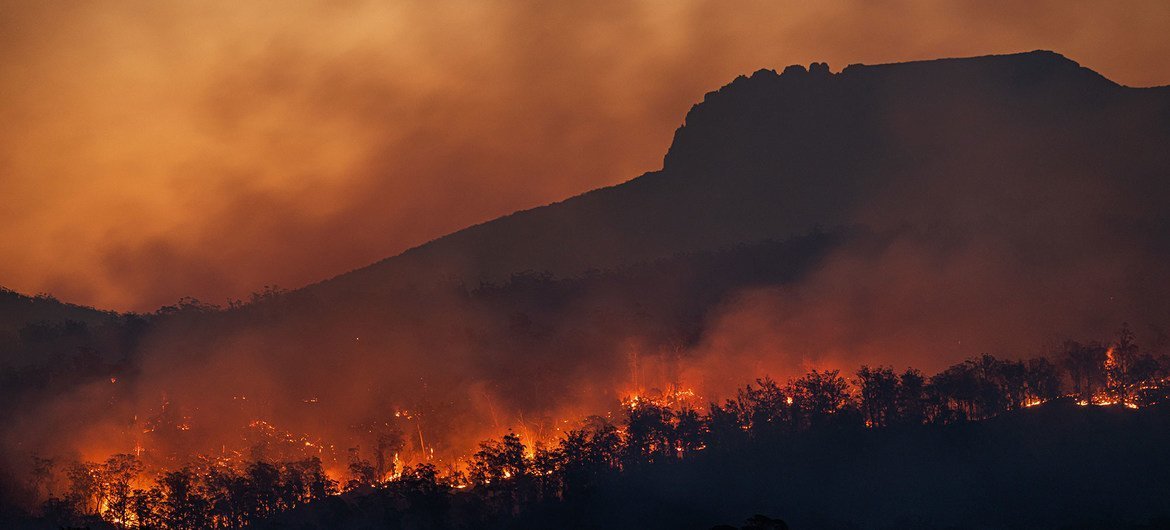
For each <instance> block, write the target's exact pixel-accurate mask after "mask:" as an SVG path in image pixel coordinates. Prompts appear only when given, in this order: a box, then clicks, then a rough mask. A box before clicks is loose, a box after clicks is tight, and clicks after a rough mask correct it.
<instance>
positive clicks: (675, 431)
mask: <svg viewBox="0 0 1170 530" xmlns="http://www.w3.org/2000/svg"><path fill="white" fill-rule="evenodd" d="M1168 382H1170V358H1167V357H1166V356H1164V355H1163V356H1154V355H1151V354H1148V353H1145V352H1142V351H1141V350H1140V349H1139V348H1138V346H1137V345H1136V344H1135V343H1134V341H1133V334H1132V333H1131V332H1130V331H1129V329H1128V327H1123V328H1122V330H1121V331H1120V332H1119V333H1118V336H1117V339H1116V340H1115V341H1113V342H1112V343H1110V344H1107V345H1106V344H1099V343H1088V344H1081V343H1077V342H1073V341H1069V342H1066V343H1064V344H1063V345H1062V346H1061V347H1060V349H1059V350H1058V351H1057V352H1056V353H1055V354H1053V355H1052V356H1050V357H1037V358H1031V359H1024V360H1006V359H999V358H996V357H993V356H991V355H982V356H979V357H977V358H973V359H969V360H967V361H964V362H962V363H959V364H956V365H953V366H951V367H949V368H947V369H945V370H943V371H941V372H939V373H937V374H935V375H933V376H930V377H926V376H924V375H923V374H922V373H921V372H920V371H918V370H915V369H912V368H910V369H906V370H904V371H895V370H894V369H893V368H892V367H882V366H879V367H870V366H862V367H861V368H860V369H859V370H857V371H856V372H855V374H853V375H852V376H851V377H848V378H847V376H846V375H844V374H842V373H841V372H840V371H837V370H813V371H810V372H808V373H807V374H805V375H803V376H801V377H797V378H794V379H791V380H789V381H787V382H785V383H780V382H778V381H776V380H773V379H771V378H768V377H764V378H760V379H757V380H755V381H754V382H753V383H751V384H748V385H746V386H745V387H743V388H741V389H739V390H738V391H737V393H736V395H735V396H734V397H731V398H729V399H726V400H724V401H723V402H721V403H709V404H708V405H707V406H706V407H705V410H700V409H699V408H697V407H694V406H692V404H691V403H690V401H689V400H687V399H685V397H684V396H680V394H679V393H674V392H665V393H664V392H658V393H654V394H651V395H648V396H637V397H632V398H630V399H627V400H625V401H623V402H622V404H621V405H622V406H621V411H622V413H621V414H620V415H618V416H616V417H613V418H612V419H611V418H610V417H601V416H591V417H589V418H586V419H585V420H584V421H582V422H581V425H580V427H579V428H577V429H574V430H570V431H568V432H566V433H564V434H563V436H562V437H561V438H560V439H559V440H558V441H557V442H556V443H554V444H544V443H527V441H526V440H524V439H523V438H522V437H521V436H520V435H517V434H515V433H511V432H510V433H508V434H506V435H504V436H503V437H501V438H499V439H493V440H487V441H484V442H482V443H480V444H479V447H478V450H477V451H476V452H475V453H474V454H473V455H471V456H470V458H469V460H468V465H467V466H465V468H464V469H451V470H446V471H444V472H440V470H439V469H438V468H436V466H435V465H433V464H431V463H421V464H418V465H415V466H405V467H401V468H399V467H397V466H396V464H395V463H394V462H388V461H385V460H384V459H382V458H378V460H377V461H376V462H373V463H371V462H369V461H367V460H363V459H361V458H359V457H358V455H357V453H356V452H353V453H351V462H350V464H349V468H348V471H349V472H348V476H347V477H345V478H344V479H343V480H340V481H338V480H334V479H331V478H330V477H329V476H328V475H327V474H326V473H325V471H324V469H323V466H322V462H321V461H320V460H319V459H317V458H309V459H304V460H297V461H287V462H266V461H254V462H250V463H246V464H240V463H230V462H223V461H214V460H209V459H203V460H200V461H197V462H196V463H195V464H193V465H190V466H187V467H183V468H181V469H177V470H172V471H168V472H165V473H162V474H161V475H159V476H158V477H157V478H156V479H155V480H153V481H142V480H141V477H142V476H143V465H142V463H141V461H139V459H138V458H137V457H135V456H134V455H115V456H113V457H111V458H110V459H108V460H107V461H105V462H102V463H87V462H77V463H73V464H71V465H69V466H68V469H67V473H66V475H67V483H68V485H67V487H66V488H65V489H64V491H61V492H58V491H55V489H56V487H55V484H53V482H54V477H53V474H52V470H51V467H52V465H51V463H50V462H48V461H38V462H37V466H36V469H37V470H38V471H37V475H36V476H35V477H34V479H33V480H34V482H36V488H37V489H38V490H40V491H44V492H45V494H47V495H48V496H49V497H50V498H49V500H48V501H46V502H45V503H44V505H43V506H42V511H41V514H40V515H39V517H40V519H41V520H44V521H51V522H53V523H54V524H60V525H91V526H92V525H95V524H101V523H102V522H104V523H107V524H110V525H113V526H115V527H118V528H160V529H163V528H165V529H177V530H178V529H182V530H186V529H200V528H240V527H245V526H263V525H264V524H266V523H267V522H271V521H273V520H279V519H280V517H282V514H288V513H295V512H296V511H297V510H300V509H303V508H304V507H306V506H310V505H314V506H321V505H323V504H324V505H330V504H329V503H336V502H339V501H338V499H339V497H338V494H343V493H344V494H348V497H356V498H358V499H361V500H360V501H359V502H360V503H364V505H363V506H364V508H362V509H365V510H373V511H376V512H378V513H379V514H380V515H378V518H379V520H382V521H398V522H399V523H400V524H404V523H402V522H403V521H406V520H408V519H409V520H411V521H414V522H415V523H419V522H420V521H421V522H422V523H421V524H423V526H424V527H425V526H428V525H429V526H450V525H451V521H452V520H453V519H456V520H458V521H461V522H462V523H464V524H468V525H471V526H475V525H477V524H480V525H486V524H488V523H489V522H491V521H494V520H498V519H500V518H507V517H512V516H515V515H517V514H519V513H522V512H523V511H525V510H526V509H528V508H529V507H531V506H535V505H539V504H540V503H548V502H554V503H555V502H563V501H566V500H571V499H573V498H576V497H581V496H588V495H590V494H591V492H593V491H594V490H595V489H597V488H599V487H603V486H604V484H605V483H606V481H607V480H620V479H621V476H622V475H623V473H627V472H629V471H631V470H636V469H637V468H639V467H641V466H648V465H654V464H657V463H662V462H674V461H680V460H684V459H687V458H689V457H691V456H692V455H694V454H697V453H701V452H708V451H709V452H734V451H737V450H739V449H740V448H742V447H744V446H745V445H747V444H768V443H770V442H772V441H774V440H780V439H783V438H784V437H786V436H794V435H799V434H800V433H806V432H814V431H820V432H824V431H830V432H831V431H832V430H842V431H846V430H858V429H865V428H871V429H887V428H900V427H906V426H922V425H927V426H930V425H945V424H952V423H957V422H965V421H976V420H982V419H986V418H990V417H993V416H996V415H999V414H1003V413H1007V412H1010V411H1013V410H1018V409H1022V408H1026V407H1029V406H1034V405H1039V404H1042V403H1045V402H1048V401H1053V400H1065V401H1069V402H1074V403H1077V404H1083V405H1116V406H1127V407H1131V408H1140V407H1143V406H1150V405H1154V404H1157V403H1160V402H1165V401H1167V400H1168V399H1170V384H1168ZM379 444H380V445H379V451H378V456H379V457H381V456H382V452H383V451H382V449H383V448H384V447H393V446H395V441H394V440H392V439H389V438H387V439H386V440H380V442H379ZM145 482H152V483H151V484H150V485H145ZM392 526H393V525H392Z"/></svg>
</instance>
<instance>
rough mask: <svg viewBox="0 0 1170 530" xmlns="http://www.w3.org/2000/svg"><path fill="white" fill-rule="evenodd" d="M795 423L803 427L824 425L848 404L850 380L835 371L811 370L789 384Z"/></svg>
mask: <svg viewBox="0 0 1170 530" xmlns="http://www.w3.org/2000/svg"><path fill="white" fill-rule="evenodd" d="M789 393H790V395H791V396H792V400H793V405H794V407H793V409H794V411H795V418H796V419H797V424H798V425H799V426H801V427H803V428H814V427H820V426H823V425H826V424H827V423H829V420H830V419H831V418H833V417H834V416H835V415H837V414H839V413H841V412H843V411H844V410H845V408H846V407H847V406H848V405H849V399H850V396H849V383H848V382H847V381H845V379H844V378H843V377H841V375H840V371H838V370H825V371H823V372H822V371H817V370H813V371H811V372H809V373H808V374H806V375H805V376H803V377H801V378H799V379H797V380H795V381H793V382H791V383H789Z"/></svg>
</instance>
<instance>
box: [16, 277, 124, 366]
mask: <svg viewBox="0 0 1170 530" xmlns="http://www.w3.org/2000/svg"><path fill="white" fill-rule="evenodd" d="M116 317H117V314H116V313H113V312H111V311H100V310H97V309H94V308H92V307H82V306H77V305H73V304H67V303H64V302H61V301H58V300H57V299H55V298H52V297H49V296H25V295H22V294H20V293H17V292H15V291H10V290H8V289H4V288H2V287H0V363H12V364H23V363H27V362H32V361H35V360H36V359H32V358H27V355H28V353H29V352H23V353H21V352H20V351H18V350H21V349H23V346H24V345H32V344H36V343H42V344H47V343H56V344H55V345H57V346H59V345H60V343H61V342H63V341H64V342H70V339H71V338H74V339H76V338H77V337H78V336H79V335H82V334H85V333H86V331H87V328H90V327H97V326H99V325H101V324H103V323H106V322H108V321H109V320H111V319H113V318H116ZM72 342H76V341H72Z"/></svg>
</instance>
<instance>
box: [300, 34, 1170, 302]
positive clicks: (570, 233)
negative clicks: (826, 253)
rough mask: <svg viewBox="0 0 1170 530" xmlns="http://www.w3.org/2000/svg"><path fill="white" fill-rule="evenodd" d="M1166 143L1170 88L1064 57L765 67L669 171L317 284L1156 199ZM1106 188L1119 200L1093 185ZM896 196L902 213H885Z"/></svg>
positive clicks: (698, 129)
mask: <svg viewBox="0 0 1170 530" xmlns="http://www.w3.org/2000/svg"><path fill="white" fill-rule="evenodd" d="M1168 141H1170V89H1167V88H1165V87H1163V88H1151V89H1131V88H1126V87H1122V86H1120V85H1117V84H1115V83H1113V82H1111V81H1109V80H1108V79H1105V78H1104V77H1102V76H1100V75H1099V74H1096V73H1094V72H1092V71H1091V70H1088V69H1085V68H1083V67H1080V66H1079V65H1078V64H1077V63H1075V62H1073V61H1071V60H1069V59H1067V58H1065V57H1062V56H1060V55H1058V54H1056V53H1052V52H1044V51H1038V52H1031V53H1022V54H1015V55H1003V56H989V57H977V58H970V59H945V60H935V61H922V62H913V63H902V64H892V65H877V66H866V65H851V66H849V67H847V68H845V69H844V70H843V71H842V72H840V73H838V74H832V73H830V71H829V68H828V66H827V65H824V64H814V65H812V67H811V70H810V69H806V68H803V67H799V66H794V67H789V68H787V69H785V70H784V71H783V72H781V73H779V74H778V73H776V72H775V71H772V70H760V71H758V72H756V73H754V74H752V75H751V76H750V77H740V78H738V79H736V80H735V81H733V82H732V83H730V84H729V85H727V86H725V87H723V88H721V89H719V90H718V91H715V92H711V93H709V94H707V96H706V97H705V98H704V100H703V102H701V103H699V104H697V105H695V106H694V108H692V109H691V111H690V112H689V113H688V114H687V116H686V120H685V124H684V125H683V126H682V127H681V128H679V130H678V132H677V133H676V134H675V139H674V142H673V144H672V145H671V147H670V150H669V152H668V153H667V155H666V157H665V160H664V165H663V168H662V169H661V170H659V171H654V172H650V173H647V174H644V175H642V176H640V177H638V178H635V179H633V180H630V181H628V182H626V183H623V184H620V185H617V186H613V187H609V188H604V189H599V190H596V191H592V192H589V193H586V194H583V195H580V196H577V197H573V198H571V199H568V200H565V201H563V202H559V203H556V204H552V205H548V206H544V207H540V208H535V209H532V210H527V211H522V212H517V213H515V214H512V215H509V216H505V217H502V218H500V219H496V220H494V221H490V222H487V223H484V224H481V225H477V226H473V227H471V228H468V229H465V230H462V231H459V232H456V233H454V234H451V235H448V236H446V237H443V238H440V239H438V240H435V241H432V242H430V243H427V244H425V245H422V246H420V247H417V248H414V249H411V250H408V251H406V252H404V253H403V254H401V255H399V256H395V257H393V258H389V259H386V260H383V261H381V262H378V263H376V264H373V265H371V266H369V267H365V268H363V269H359V270H356V271H353V272H350V273H347V274H343V275H341V276H339V277H337V278H334V279H332V280H329V281H326V282H322V283H320V284H317V285H314V286H311V287H309V288H307V289H306V290H307V291H309V292H312V293H314V294H316V295H322V296H328V293H332V292H344V291H363V290H369V289H378V288H379V287H381V286H392V285H402V284H406V283H417V282H419V281H420V279H431V280H442V279H449V278H458V279H463V280H467V281H470V282H473V283H474V282H476V281H479V280H488V281H498V280H500V279H503V278H506V277H507V276H508V275H509V274H511V273H514V272H518V271H525V270H534V271H547V272H549V273H551V274H553V275H555V276H573V275H577V274H580V273H582V272H584V271H586V270H589V269H607V268H613V267H619V266H622V265H626V264H631V263H636V262H640V261H646V260H653V259H657V258H661V257H666V256H670V255H673V254H675V253H678V252H690V251H695V250H713V249H718V248H721V247H726V246H730V245H735V244H739V243H747V242H754V241H759V240H763V239H774V240H784V239H787V238H789V237H792V236H795V235H800V234H803V233H805V232H807V231H808V230H809V229H811V228H813V227H815V226H823V227H834V226H839V225H852V224H858V223H862V224H871V225H873V224H878V225H880V227H881V228H885V227H896V226H902V225H905V224H909V223H949V222H959V221H965V220H966V219H956V216H958V215H967V214H969V213H970V212H969V210H975V209H978V208H985V207H989V209H990V210H991V212H990V213H991V214H993V215H997V216H1000V215H1003V216H1004V217H1006V218H1007V219H1006V220H1007V221H1009V222H1010V223H1013V224H1015V223H1027V222H1030V220H1029V219H1025V218H1018V217H1019V216H1020V215H1028V214H1029V212H1025V211H1018V210H1017V211H1013V210H1012V209H1011V207H1016V206H1025V207H1026V206H1027V205H1026V204H1021V201H1033V200H1034V201H1037V202H1052V203H1053V205H1054V206H1055V205H1058V204H1060V203H1064V204H1066V205H1067V206H1069V207H1070V208H1073V207H1075V208H1079V207H1080V206H1081V203H1082V202H1083V201H1085V200H1087V199H1089V198H1097V199H1099V200H1101V201H1121V200H1123V198H1127V197H1125V196H1129V195H1131V194H1132V195H1133V197H1134V198H1137V199H1138V201H1137V202H1136V203H1134V204H1132V206H1131V207H1139V208H1144V207H1146V206H1148V205H1150V204H1152V202H1153V201H1152V198H1153V197H1161V198H1168V197H1170V184H1168V182H1167V179H1165V178H1164V175H1165V172H1166V170H1167V168H1170V161H1168V156H1170V155H1167V150H1166V149H1161V148H1155V146H1164V145H1167V142H1168ZM583 156H588V154H587V153H583ZM1088 168H1093V171H1092V173H1091V174H1086V172H1085V171H1084V170H1085V169H1088ZM1102 183H1108V185H1109V186H1115V187H1116V191H1117V192H1118V193H1117V194H1118V195H1122V196H1118V197H1110V196H1109V194H1102V195H1094V194H1096V192H1097V190H1095V189H1094V188H1095V187H1096V185H1099V184H1102ZM927 192H928V193H929V194H930V195H929V196H924V195H923V193H927ZM964 194H966V195H964ZM916 203H928V204H916ZM930 203H932V204H930ZM956 203H962V204H961V205H956ZM1143 203H1145V204H1143ZM891 207H896V208H902V209H904V211H889V210H885V211H881V210H877V209H879V208H891ZM932 207H933V208H932ZM875 210H877V211H875ZM1011 217H1017V218H1015V219H1012V218H1011ZM1161 221H1162V220H1161V219H1160V220H1159V222H1161ZM1163 239H1165V238H1163ZM1160 243H1162V244H1163V246H1164V243H1165V241H1160ZM343 296H344V295H343Z"/></svg>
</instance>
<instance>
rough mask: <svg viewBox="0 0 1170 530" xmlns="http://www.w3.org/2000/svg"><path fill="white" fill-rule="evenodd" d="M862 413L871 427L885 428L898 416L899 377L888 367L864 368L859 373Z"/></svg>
mask: <svg viewBox="0 0 1170 530" xmlns="http://www.w3.org/2000/svg"><path fill="white" fill-rule="evenodd" d="M857 386H858V388H859V389H860V393H861V396H860V397H861V413H862V417H863V418H864V420H865V424H866V425H867V426H870V427H885V426H887V425H889V424H890V423H892V422H893V421H894V418H896V417H897V415H898V376H897V375H895V374H894V370H893V369H891V368H886V367H877V368H870V367H869V366H864V365H863V366H862V367H861V369H860V370H858V371H857Z"/></svg>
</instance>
